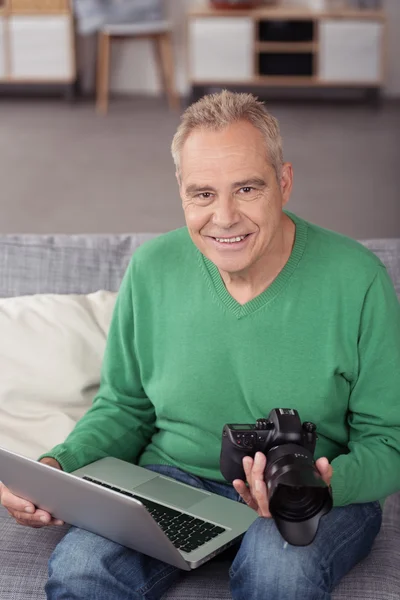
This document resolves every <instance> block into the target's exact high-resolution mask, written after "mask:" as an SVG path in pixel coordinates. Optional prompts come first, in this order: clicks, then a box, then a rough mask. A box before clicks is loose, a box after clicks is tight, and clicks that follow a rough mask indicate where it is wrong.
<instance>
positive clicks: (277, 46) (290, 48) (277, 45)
mask: <svg viewBox="0 0 400 600" xmlns="http://www.w3.org/2000/svg"><path fill="white" fill-rule="evenodd" d="M254 49H255V52H257V53H259V52H284V53H290V52H292V53H295V54H298V53H303V52H307V53H309V52H311V53H313V54H314V53H316V52H318V49H319V46H318V44H317V42H255V45H254Z"/></svg>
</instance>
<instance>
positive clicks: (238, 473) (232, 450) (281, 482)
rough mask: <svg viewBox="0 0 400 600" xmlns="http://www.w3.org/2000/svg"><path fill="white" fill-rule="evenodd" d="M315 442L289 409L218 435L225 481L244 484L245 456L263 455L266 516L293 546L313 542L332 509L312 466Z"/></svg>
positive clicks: (307, 424) (326, 490) (328, 492)
mask: <svg viewBox="0 0 400 600" xmlns="http://www.w3.org/2000/svg"><path fill="white" fill-rule="evenodd" d="M316 441H317V432H316V425H315V424H314V423H311V422H310V421H305V422H304V423H302V422H301V421H300V417H299V414H298V412H297V411H296V410H294V409H292V408H275V409H274V410H272V411H271V412H270V414H269V415H268V418H267V419H258V420H257V421H256V423H255V424H226V425H224V428H223V431H222V446H221V458H220V469H221V473H222V475H223V476H224V477H225V479H226V480H227V481H229V482H232V481H234V480H235V479H242V480H245V479H246V475H245V472H244V468H243V458H244V457H245V456H250V457H252V458H253V457H254V456H255V454H256V452H263V453H264V454H265V455H266V457H267V465H266V468H265V472H264V479H265V483H266V485H267V490H268V502H269V510H270V513H271V515H272V517H273V518H274V520H275V523H276V526H277V527H278V529H279V531H280V533H281V535H282V536H283V538H284V539H285V540H286V541H288V542H289V543H290V544H293V545H295V546H306V545H308V544H310V543H311V542H312V541H313V539H314V537H315V535H316V533H317V529H318V525H319V521H320V518H321V517H322V516H323V515H325V514H327V513H328V512H329V511H330V510H331V508H332V504H333V503H332V493H331V489H330V487H329V486H327V485H326V483H325V482H324V481H323V479H322V477H321V475H320V473H319V471H318V469H317V468H316V466H315V462H314V452H315V445H316Z"/></svg>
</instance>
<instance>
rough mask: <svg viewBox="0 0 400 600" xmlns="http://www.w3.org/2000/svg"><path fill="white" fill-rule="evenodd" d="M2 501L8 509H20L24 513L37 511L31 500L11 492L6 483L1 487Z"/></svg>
mask: <svg viewBox="0 0 400 600" xmlns="http://www.w3.org/2000/svg"><path fill="white" fill-rule="evenodd" d="M1 503H2V505H3V506H5V508H7V510H12V511H18V512H23V513H25V512H26V513H31V514H33V513H34V512H35V510H36V509H35V506H34V505H33V504H32V502H29V500H24V498H20V497H19V496H16V495H15V494H13V493H11V492H10V490H9V489H8V488H6V486H5V485H2V489H1Z"/></svg>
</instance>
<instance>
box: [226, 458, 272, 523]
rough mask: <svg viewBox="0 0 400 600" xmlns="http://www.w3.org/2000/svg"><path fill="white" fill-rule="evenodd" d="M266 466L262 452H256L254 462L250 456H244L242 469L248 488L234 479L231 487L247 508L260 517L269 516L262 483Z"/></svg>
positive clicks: (266, 494)
mask: <svg viewBox="0 0 400 600" xmlns="http://www.w3.org/2000/svg"><path fill="white" fill-rule="evenodd" d="M266 464H267V459H266V458H265V454H263V453H262V452H256V455H255V457H254V460H253V459H252V458H251V457H250V456H245V457H244V459H243V468H244V472H245V474H246V480H247V483H248V484H249V487H247V486H246V484H245V482H244V481H241V480H240V479H235V481H234V482H233V487H234V488H235V490H236V491H237V493H238V494H240V495H241V497H242V498H243V500H244V501H245V502H246V504H247V506H249V507H250V508H252V509H253V510H255V511H256V512H257V513H258V514H259V515H260V517H270V516H271V513H270V512H269V506H268V493H267V486H266V484H265V481H264V471H265V467H266Z"/></svg>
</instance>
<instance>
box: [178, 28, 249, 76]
mask: <svg viewBox="0 0 400 600" xmlns="http://www.w3.org/2000/svg"><path fill="white" fill-rule="evenodd" d="M253 38H254V30H253V22H252V20H251V19H250V18H247V17H224V18H218V17H215V18H214V17H207V18H204V19H202V18H198V19H192V20H191V21H190V23H189V43H190V75H191V79H192V80H195V81H216V82H221V83H222V82H224V81H247V80H249V79H251V78H252V76H253Z"/></svg>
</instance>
